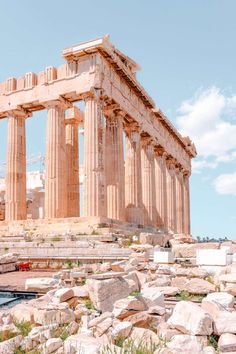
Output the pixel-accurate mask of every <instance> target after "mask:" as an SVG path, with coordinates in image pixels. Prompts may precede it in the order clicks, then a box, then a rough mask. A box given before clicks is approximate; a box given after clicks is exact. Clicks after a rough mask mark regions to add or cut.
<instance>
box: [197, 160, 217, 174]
mask: <svg viewBox="0 0 236 354" xmlns="http://www.w3.org/2000/svg"><path fill="white" fill-rule="evenodd" d="M216 167H217V162H214V161H212V162H211V161H206V160H197V159H194V160H192V169H193V172H195V173H201V172H202V170H203V169H204V168H212V169H213V168H216Z"/></svg>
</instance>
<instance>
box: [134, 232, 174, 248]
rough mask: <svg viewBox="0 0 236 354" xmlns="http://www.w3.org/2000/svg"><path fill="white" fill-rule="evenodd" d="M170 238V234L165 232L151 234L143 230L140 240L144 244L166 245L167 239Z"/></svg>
mask: <svg viewBox="0 0 236 354" xmlns="http://www.w3.org/2000/svg"><path fill="white" fill-rule="evenodd" d="M168 240H169V236H167V235H165V234H150V233H146V232H141V233H140V235H139V242H140V243H141V244H142V245H146V244H149V245H152V246H156V245H159V246H165V244H166V243H167V241H168Z"/></svg>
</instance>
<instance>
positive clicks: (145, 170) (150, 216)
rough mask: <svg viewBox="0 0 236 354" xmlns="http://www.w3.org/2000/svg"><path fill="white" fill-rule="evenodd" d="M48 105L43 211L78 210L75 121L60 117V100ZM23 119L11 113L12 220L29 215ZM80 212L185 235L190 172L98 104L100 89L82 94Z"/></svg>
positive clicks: (55, 214) (54, 214) (64, 213)
mask: <svg viewBox="0 0 236 354" xmlns="http://www.w3.org/2000/svg"><path fill="white" fill-rule="evenodd" d="M46 108H47V109H48V119H47V139H46V176H45V217H46V218H64V217H70V216H79V209H80V205H79V200H80V196H79V162H78V151H79V147H78V124H79V121H78V120H77V119H76V118H75V117H68V118H67V117H65V110H66V108H67V107H66V105H65V103H64V102H62V101H60V100H58V101H52V102H50V103H48V104H47V106H46ZM104 116H105V118H104ZM25 119H26V116H25V115H24V114H23V113H21V112H20V113H19V112H18V113H15V112H9V118H8V153H7V176H6V186H7V189H6V219H7V220H10V221H11V220H22V219H26V216H27V215H26V152H25ZM104 126H105V129H104ZM124 130H125V155H126V156H125V163H124V147H123V131H124ZM84 215H85V216H88V217H93V216H97V217H108V218H111V219H116V220H121V221H128V222H132V223H135V224H141V225H145V226H153V227H159V228H164V229H168V230H172V231H173V232H174V233H185V234H189V233H190V222H189V176H188V174H187V173H184V171H183V170H182V169H181V167H180V166H178V165H177V164H176V163H175V162H174V161H173V159H170V157H168V155H167V154H166V152H165V151H164V150H163V149H162V148H161V147H157V146H155V144H154V143H153V142H152V140H151V138H150V137H148V136H144V135H143V133H142V132H141V131H140V128H139V127H138V126H137V125H136V124H134V123H131V124H128V125H126V126H124V124H123V115H122V114H121V112H120V111H119V110H115V109H110V110H109V109H106V110H103V109H102V102H101V100H100V97H99V94H98V95H96V94H95V95H93V96H89V97H86V98H85V112H84Z"/></svg>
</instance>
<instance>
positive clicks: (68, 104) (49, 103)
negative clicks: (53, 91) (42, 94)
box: [42, 96, 73, 110]
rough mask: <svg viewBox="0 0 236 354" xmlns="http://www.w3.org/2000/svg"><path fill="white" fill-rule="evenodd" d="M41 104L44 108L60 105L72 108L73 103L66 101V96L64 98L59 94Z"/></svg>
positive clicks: (64, 107)
mask: <svg viewBox="0 0 236 354" xmlns="http://www.w3.org/2000/svg"><path fill="white" fill-rule="evenodd" d="M42 105H43V106H44V107H45V108H46V109H50V108H55V107H61V108H63V109H65V110H66V109H68V108H73V104H72V103H71V102H70V101H68V100H67V99H66V98H64V97H63V96H59V97H58V99H55V100H51V101H47V102H43V103H42Z"/></svg>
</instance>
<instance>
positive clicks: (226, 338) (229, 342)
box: [218, 333, 236, 353]
mask: <svg viewBox="0 0 236 354" xmlns="http://www.w3.org/2000/svg"><path fill="white" fill-rule="evenodd" d="M218 348H219V350H220V352H222V353H225V352H227V353H228V352H236V335H235V334H231V333H223V334H222V335H221V336H220V338H219V341H218Z"/></svg>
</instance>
